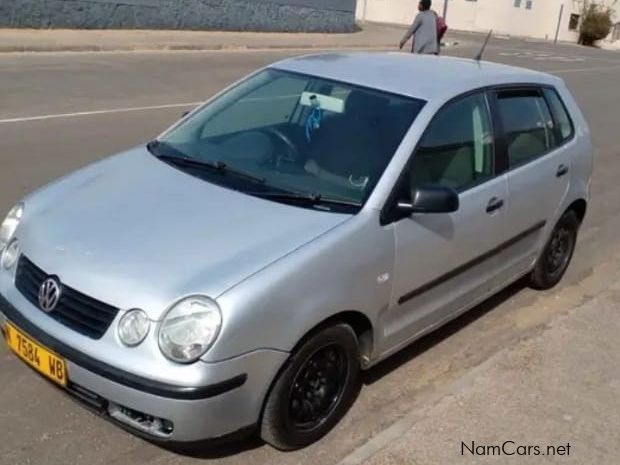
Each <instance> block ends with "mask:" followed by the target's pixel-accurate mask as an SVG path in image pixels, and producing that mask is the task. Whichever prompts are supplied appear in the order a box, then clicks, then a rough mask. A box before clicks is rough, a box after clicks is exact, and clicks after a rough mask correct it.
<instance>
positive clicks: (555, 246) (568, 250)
mask: <svg viewBox="0 0 620 465" xmlns="http://www.w3.org/2000/svg"><path fill="white" fill-rule="evenodd" d="M579 227H580V222H579V219H578V218H577V214H576V213H575V212H574V211H573V210H568V211H567V212H566V213H564V215H562V217H561V218H560V220H559V221H558V223H557V224H556V225H555V227H554V228H553V231H552V232H551V237H550V238H549V241H548V242H547V244H546V245H545V248H544V249H543V251H542V253H541V254H540V257H539V258H538V260H537V262H536V266H535V267H534V269H533V270H532V273H531V274H530V276H529V284H530V287H532V288H534V289H538V290H547V289H551V288H553V287H555V286H556V285H557V284H558V283H559V282H560V281H561V280H562V277H563V276H564V273H566V270H567V269H568V266H569V264H570V262H571V259H572V258H573V252H574V251H575V245H576V243H577V234H578V232H579Z"/></svg>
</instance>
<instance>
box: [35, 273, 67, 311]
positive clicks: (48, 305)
mask: <svg viewBox="0 0 620 465" xmlns="http://www.w3.org/2000/svg"><path fill="white" fill-rule="evenodd" d="M61 292H62V291H61V288H60V283H59V282H58V280H57V279H55V278H47V279H46V280H45V281H43V284H41V287H40V288H39V307H41V310H43V311H44V312H46V313H50V312H51V311H53V310H54V309H55V308H56V306H57V305H58V301H59V300H60V294H61Z"/></svg>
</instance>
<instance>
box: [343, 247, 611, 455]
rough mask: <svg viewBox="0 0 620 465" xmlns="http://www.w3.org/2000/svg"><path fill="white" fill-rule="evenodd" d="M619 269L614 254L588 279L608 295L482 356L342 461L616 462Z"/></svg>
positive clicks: (590, 300)
mask: <svg viewBox="0 0 620 465" xmlns="http://www.w3.org/2000/svg"><path fill="white" fill-rule="evenodd" d="M619 270H620V260H618V258H617V257H616V258H615V259H614V260H613V261H612V262H610V263H608V264H606V265H605V268H604V269H601V270H599V273H597V274H599V275H600V276H603V279H604V281H602V280H601V281H599V280H598V278H595V277H594V276H593V277H591V278H592V279H596V280H597V281H598V284H597V285H596V286H598V287H600V289H605V290H603V291H602V292H600V293H598V292H596V291H594V290H593V291H592V295H589V296H588V295H584V296H583V300H584V301H586V303H584V304H582V305H581V306H579V307H577V308H574V309H572V310H569V311H567V313H565V314H563V315H562V316H559V317H557V318H556V319H555V320H554V321H552V322H551V323H550V324H549V325H547V326H545V327H544V328H541V329H539V330H538V332H536V333H534V334H533V335H532V337H530V338H528V339H525V340H523V341H522V342H521V343H520V344H519V345H517V346H516V347H513V348H510V349H506V350H504V351H503V352H500V353H498V354H497V355H496V356H495V357H493V358H491V359H489V360H487V362H485V363H484V364H482V365H480V366H479V367H477V368H475V369H474V370H472V371H471V372H470V373H468V375H467V376H466V377H465V378H463V379H461V380H459V381H458V382H457V383H456V384H455V385H454V386H452V387H451V388H450V389H449V391H448V392H445V393H443V395H441V396H440V397H439V399H438V400H437V401H436V402H434V403H429V405H428V406H427V407H426V408H424V409H423V410H422V411H418V412H412V413H410V414H408V415H406V416H405V417H403V418H402V419H401V420H399V422H397V423H396V424H394V425H392V426H391V427H390V428H389V429H387V430H384V431H383V432H381V433H380V434H379V435H377V436H375V438H373V439H372V440H371V441H369V442H368V443H366V444H365V445H364V446H363V447H361V448H360V449H358V450H357V451H355V452H354V453H353V454H351V455H349V456H348V457H347V458H346V459H345V460H344V461H343V462H341V464H340V465H358V464H364V465H454V464H463V465H470V464H472V465H473V464H497V465H505V464H509V463H518V464H520V465H521V464H523V465H527V464H532V465H534V464H536V465H541V464H575V465H617V464H618V463H620V337H618V334H620V315H619V313H620V271H619ZM605 275H606V276H605ZM596 286H595V287H596ZM540 311H542V312H544V309H543V308H541V309H540ZM472 441H473V445H472ZM462 442H463V443H465V444H466V445H467V448H465V447H464V446H463V445H462ZM504 444H505V449H504V451H503V452H501V448H502V446H503V445H504ZM568 444H570V449H567V445H568ZM479 446H482V448H480V447H479ZM486 446H499V449H494V448H489V447H486ZM519 446H525V449H524V448H519V449H518V447H519ZM527 446H538V447H539V452H540V453H541V455H536V449H535V448H533V447H532V448H530V449H529V452H530V455H525V456H523V455H518V454H519V452H521V453H525V451H527V450H528V449H527ZM547 446H554V447H556V448H558V449H557V451H558V452H562V453H563V455H560V454H559V453H556V454H555V455H552V454H551V453H549V452H550V451H551V450H549V452H548V449H547ZM560 446H562V447H563V448H562V449H560V448H559V447H560ZM476 447H477V449H476ZM468 449H472V450H474V451H475V453H474V454H472V453H471V452H470V451H469V450H468ZM500 452H501V453H500ZM567 452H568V453H569V455H567ZM481 453H484V455H481ZM505 453H508V454H511V453H513V454H514V455H505ZM543 454H544V455H543Z"/></svg>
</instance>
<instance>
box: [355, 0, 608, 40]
mask: <svg viewBox="0 0 620 465" xmlns="http://www.w3.org/2000/svg"><path fill="white" fill-rule="evenodd" d="M606 1H608V2H611V1H612V0H606ZM444 2H447V4H448V13H447V18H446V19H447V21H446V22H447V23H448V26H449V27H450V28H451V29H455V30H461V31H476V32H482V31H488V30H490V29H493V31H494V32H495V33H496V34H507V35H514V36H526V37H536V38H540V39H545V38H546V39H550V40H553V38H554V37H555V33H556V28H557V26H558V19H559V15H560V8H561V7H562V5H564V9H563V14H562V19H561V22H560V29H559V35H558V38H559V40H564V41H574V42H576V41H577V39H578V36H579V35H578V32H577V31H571V30H569V21H570V16H571V14H572V13H575V14H580V13H581V8H582V6H581V5H582V1H581V0H531V2H532V3H531V5H532V8H531V9H526V3H527V0H521V5H520V7H518V8H517V7H515V0H473V1H472V0H433V9H434V10H435V11H437V12H438V13H439V14H442V13H443V10H444ZM417 5H418V0H358V5H357V17H358V19H360V20H364V19H365V20H367V21H375V22H383V23H394V24H411V22H412V21H413V18H414V16H415V14H416V13H417ZM616 10H617V12H618V13H617V15H616V19H615V21H614V22H616V21H620V2H618V3H617V4H616Z"/></svg>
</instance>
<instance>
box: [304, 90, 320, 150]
mask: <svg viewBox="0 0 620 465" xmlns="http://www.w3.org/2000/svg"><path fill="white" fill-rule="evenodd" d="M310 103H311V105H312V111H311V112H310V114H309V115H308V119H307V120H306V139H307V140H308V142H312V132H313V131H316V130H317V129H319V128H320V127H321V122H322V121H323V109H322V108H321V102H319V99H318V98H317V96H316V95H313V96H312V97H310Z"/></svg>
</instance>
